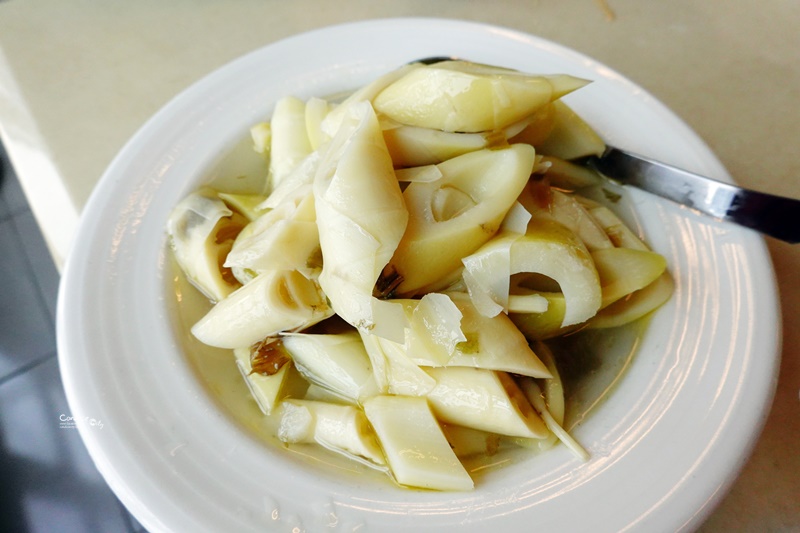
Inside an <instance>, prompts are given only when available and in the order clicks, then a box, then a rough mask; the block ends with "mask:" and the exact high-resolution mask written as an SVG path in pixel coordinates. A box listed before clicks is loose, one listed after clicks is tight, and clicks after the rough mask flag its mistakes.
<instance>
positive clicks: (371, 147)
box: [314, 102, 408, 330]
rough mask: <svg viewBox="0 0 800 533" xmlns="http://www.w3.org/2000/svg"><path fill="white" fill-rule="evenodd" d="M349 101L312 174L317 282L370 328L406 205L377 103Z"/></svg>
mask: <svg viewBox="0 0 800 533" xmlns="http://www.w3.org/2000/svg"><path fill="white" fill-rule="evenodd" d="M349 108H350V111H351V112H350V113H348V114H347V115H345V117H344V121H343V122H342V125H341V127H340V129H339V131H338V133H337V135H336V137H334V139H333V140H332V141H331V145H330V147H329V149H328V151H327V152H326V154H325V156H324V157H323V160H322V162H321V163H320V167H319V169H318V171H317V174H316V176H315V179H314V199H315V204H316V214H317V217H316V220H317V227H318V229H319V238H320V247H321V249H322V258H323V266H322V273H321V274H320V276H319V282H320V285H321V286H322V288H323V290H324V291H325V294H326V295H327V296H328V298H329V299H330V301H331V305H332V306H333V308H334V309H335V310H336V312H337V314H339V316H341V317H342V318H343V319H344V320H346V321H347V322H348V323H350V324H352V325H353V326H355V327H358V328H365V329H367V330H369V329H371V328H374V327H375V322H374V319H373V309H372V308H373V300H374V298H373V296H372V292H373V289H374V287H375V282H376V281H377V279H378V276H379V275H380V273H381V271H382V270H383V268H384V266H385V265H386V264H387V263H388V262H389V259H390V258H391V257H392V254H393V253H394V251H395V249H396V247H397V244H398V242H400V238H401V237H402V236H403V232H404V231H405V228H406V223H407V221H408V212H407V211H406V208H405V204H404V201H403V195H402V193H401V192H400V185H399V183H398V182H397V179H396V178H395V175H394V169H393V167H392V161H391V158H390V156H389V152H388V151H387V149H386V144H385V143H384V141H383V136H382V133H381V131H380V127H379V125H378V119H377V117H376V116H375V113H374V111H373V109H372V107H371V106H370V104H369V103H368V102H361V103H360V104H354V105H352V106H349Z"/></svg>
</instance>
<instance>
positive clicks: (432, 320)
mask: <svg viewBox="0 0 800 533" xmlns="http://www.w3.org/2000/svg"><path fill="white" fill-rule="evenodd" d="M461 318H462V314H461V310H460V309H459V308H458V306H456V304H455V303H453V301H452V300H451V299H450V297H449V296H447V295H446V294H441V293H435V292H431V293H428V294H426V295H425V296H423V297H422V298H421V299H420V301H419V303H418V304H417V305H416V307H415V308H414V311H413V313H412V315H411V321H410V327H409V330H408V335H407V336H406V343H407V345H408V348H407V349H408V353H410V354H424V356H425V357H426V359H427V360H430V361H434V362H435V363H437V364H441V365H443V364H446V363H447V362H448V361H449V360H450V357H451V356H452V355H453V353H454V351H455V347H456V345H457V344H458V343H460V342H464V341H466V340H467V338H466V337H465V336H464V332H463V331H462V330H461Z"/></svg>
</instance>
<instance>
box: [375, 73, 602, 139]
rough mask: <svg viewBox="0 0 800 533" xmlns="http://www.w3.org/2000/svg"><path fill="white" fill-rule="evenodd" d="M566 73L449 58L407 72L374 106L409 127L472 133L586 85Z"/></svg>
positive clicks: (527, 113)
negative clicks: (532, 71) (538, 72)
mask: <svg viewBox="0 0 800 533" xmlns="http://www.w3.org/2000/svg"><path fill="white" fill-rule="evenodd" d="M586 83H587V82H586V81H585V80H579V79H577V78H573V77H570V76H558V77H548V76H534V75H527V74H523V73H520V72H518V71H513V70H508V69H502V68H497V67H490V66H486V65H478V64H474V63H469V62H465V61H447V62H441V63H436V64H434V65H429V66H425V67H422V68H418V69H415V70H412V71H410V72H408V73H407V74H406V75H404V76H403V77H402V78H400V79H398V80H397V81H395V82H394V83H392V84H391V85H389V86H388V87H386V89H384V90H383V91H381V92H380V94H378V95H377V96H376V97H375V99H374V101H373V103H374V105H375V109H376V110H378V111H379V112H380V113H382V114H384V115H386V116H388V117H390V118H391V119H392V120H395V121H397V122H400V123H402V124H407V125H410V126H420V127H425V128H433V129H439V130H443V131H452V132H467V133H475V132H481V131H492V130H499V129H502V128H504V127H506V126H508V125H510V124H513V123H515V122H518V121H520V120H522V119H524V118H525V117H528V116H530V115H532V114H533V113H535V112H536V111H537V110H538V109H539V108H541V107H542V106H545V105H547V104H548V103H550V102H551V101H552V100H554V99H556V98H559V97H560V96H562V95H563V94H566V93H568V92H570V91H571V90H575V89H577V88H579V87H582V86H583V85H586Z"/></svg>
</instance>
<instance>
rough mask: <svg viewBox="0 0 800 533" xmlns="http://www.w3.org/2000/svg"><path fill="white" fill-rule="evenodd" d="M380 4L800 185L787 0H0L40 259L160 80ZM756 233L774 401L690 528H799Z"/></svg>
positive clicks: (784, 268)
mask: <svg viewBox="0 0 800 533" xmlns="http://www.w3.org/2000/svg"><path fill="white" fill-rule="evenodd" d="M396 16H426V17H446V18H457V19H466V20H475V21H480V22H485V23H490V24H496V25H500V26H505V27H509V28H513V29H516V30H521V31H524V32H528V33H532V34H535V35H538V36H541V37H544V38H547V39H550V40H553V41H555V42H558V43H560V44H563V45H566V46H568V47H571V48H574V49H575V50H577V51H579V52H582V53H584V54H587V55H590V56H592V57H594V58H595V59H597V60H599V61H601V62H603V63H605V64H607V65H609V66H610V67H612V68H614V69H616V70H617V71H619V72H621V73H622V74H624V75H626V76H627V77H629V78H631V79H632V80H634V81H635V82H636V83H638V84H639V85H641V86H643V87H644V88H645V89H647V90H648V91H650V92H651V93H652V94H654V95H655V96H656V97H657V98H659V99H660V100H662V101H663V102H664V103H665V104H666V105H667V106H669V107H670V108H671V109H672V110H673V111H675V112H676V113H677V114H678V115H679V116H681V117H682V118H683V119H684V120H685V121H686V122H687V123H688V124H689V125H690V126H691V127H692V128H694V129H695V130H696V131H697V132H698V133H699V134H700V136H701V137H703V139H704V140H705V141H706V142H707V143H708V144H709V145H710V146H711V148H712V149H713V150H714V151H715V152H716V153H717V155H718V157H719V158H720V159H721V160H722V162H723V163H724V164H725V166H726V167H727V168H728V170H729V171H730V173H731V174H732V175H733V177H734V178H735V179H736V180H737V181H738V182H739V183H740V184H742V185H744V186H748V187H752V188H759V189H763V190H769V191H772V192H775V193H778V194H783V195H786V196H794V197H798V198H800V179H799V178H798V176H800V157H798V152H799V150H798V143H799V142H800V38H799V37H798V34H797V32H798V29H800V3H798V2H796V1H794V0H768V1H758V0H727V1H725V2H715V1H708V2H698V1H694V0H652V1H642V0H561V1H558V2H556V1H544V0H539V1H535V0H530V1H527V2H518V1H514V0H493V1H492V2H487V1H483V2H482V1H477V0H473V1H467V0H437V1H436V2H431V1H430V0H394V1H367V0H339V1H338V2H326V1H323V0H310V1H295V2H275V1H269V0H232V1H227V2H214V1H210V0H193V1H192V0H172V1H170V2H162V1H158V0H137V1H136V2H123V1H119V0H106V1H102V2H98V1H90V0H74V1H71V2H65V1H63V0H0V135H2V141H3V143H4V144H5V145H6V148H7V150H8V153H9V156H10V158H11V161H12V163H13V164H14V167H15V169H16V171H17V174H18V176H19V179H20V182H21V183H22V186H23V189H24V191H25V194H26V196H27V198H28V201H29V202H30V204H31V208H32V210H33V213H34V215H35V216H36V219H37V221H38V222H39V225H40V227H41V229H42V232H43V234H44V236H45V239H46V241H47V243H48V246H49V248H50V250H51V253H52V255H53V258H54V261H55V263H56V265H57V266H58V267H59V268H60V267H61V266H62V265H63V263H64V261H65V258H66V257H67V255H68V253H69V248H70V243H71V240H72V238H73V235H74V232H75V229H76V226H77V223H78V220H79V217H80V214H81V210H82V208H83V206H84V205H85V203H86V201H87V199H88V197H89V195H90V194H91V191H92V188H93V187H94V185H95V184H96V183H97V181H98V179H99V178H100V176H101V174H102V172H103V170H104V169H105V167H106V166H107V165H108V164H109V162H110V161H111V160H112V158H113V157H114V155H115V154H116V152H117V151H118V150H119V149H120V148H121V147H122V145H123V144H124V143H125V142H126V140H127V139H128V138H129V137H130V136H131V135H132V134H133V133H134V132H135V131H136V130H137V129H138V128H139V127H140V126H141V125H142V124H143V123H144V121H145V120H147V119H148V118H149V117H150V116H151V115H152V114H153V113H154V112H155V111H157V110H158V109H159V108H160V107H161V106H162V105H164V104H165V103H166V102H167V101H168V100H169V99H170V98H172V97H173V96H174V95H175V94H177V93H178V92H180V91H181V90H182V89H184V88H186V87H187V86H188V85H190V84H191V83H192V82H194V81H196V80H198V79H199V78H201V77H203V76H204V75H206V74H207V73H209V72H210V71H211V70H213V69H215V68H216V67H219V66H221V65H223V64H225V63H226V62H228V61H230V60H232V59H234V58H236V57H238V56H239V55H241V54H243V53H246V52H248V51H251V50H253V49H255V48H258V47H261V46H263V45H266V44H269V43H271V42H274V41H276V40H278V39H281V38H283V37H287V36H290V35H292V34H295V33H298V32H302V31H306V30H309V29H314V28H318V27H322V26H326V25H329V24H336V23H341V22H348V21H353V20H361V19H368V18H384V17H396ZM376 38H380V36H376ZM767 245H768V248H769V251H770V253H771V255H772V259H773V262H774V265H775V270H776V274H777V278H778V283H779V286H780V291H781V296H780V298H781V305H782V308H783V320H784V335H783V343H784V348H783V358H782V364H781V374H780V379H779V382H778V388H777V393H776V397H775V403H774V405H773V408H772V411H771V414H770V416H769V418H768V419H767V421H766V426H765V429H764V432H763V434H762V436H761V439H760V440H759V442H758V444H757V446H756V448H755V450H754V453H753V455H752V457H751V459H750V460H749V462H748V463H747V464H746V466H745V467H744V469H743V471H742V473H741V475H740V477H739V479H738V481H737V482H736V483H735V485H734V486H733V487H732V489H731V491H730V493H729V494H728V495H727V497H726V498H725V499H724V500H723V502H722V503H721V505H720V506H719V507H718V508H717V510H716V511H715V512H714V514H713V515H712V516H711V517H710V518H709V520H708V521H707V522H706V524H705V525H704V526H703V528H702V529H703V531H798V530H800V398H799V397H798V392H799V391H800V370H799V367H800V348H798V346H800V318H799V317H800V283H798V282H800V247H798V246H791V245H788V244H785V243H782V242H778V241H775V240H772V239H767Z"/></svg>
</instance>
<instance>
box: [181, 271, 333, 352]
mask: <svg viewBox="0 0 800 533" xmlns="http://www.w3.org/2000/svg"><path fill="white" fill-rule="evenodd" d="M332 314H333V310H332V309H331V308H330V306H328V303H327V301H326V299H325V295H324V294H323V293H322V291H321V290H320V288H319V285H318V284H317V283H316V282H315V281H313V280H310V279H308V278H306V277H304V276H303V275H302V274H300V273H299V272H297V271H293V270H270V271H266V272H264V273H263V274H259V275H258V276H256V277H255V279H253V280H252V281H251V282H250V283H248V284H247V285H244V286H243V287H241V288H239V289H237V290H236V291H235V292H233V293H231V294H230V295H229V296H228V297H227V298H225V299H224V300H221V301H220V302H219V303H217V305H215V306H214V307H212V308H211V310H210V311H209V312H208V313H206V315H205V316H203V318H201V319H200V320H199V321H198V322H197V323H196V324H195V325H194V326H193V327H192V333H193V334H194V336H195V337H197V338H198V339H199V340H200V341H201V342H203V343H205V344H208V345H209V346H216V347H218V348H241V347H245V346H250V345H251V344H253V343H255V342H257V341H260V340H261V339H264V338H266V337H271V336H273V335H276V334H278V333H280V332H285V331H293V330H297V329H301V328H306V327H308V326H311V325H313V324H316V323H317V322H319V321H321V320H324V319H326V318H328V317H329V316H331V315H332Z"/></svg>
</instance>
